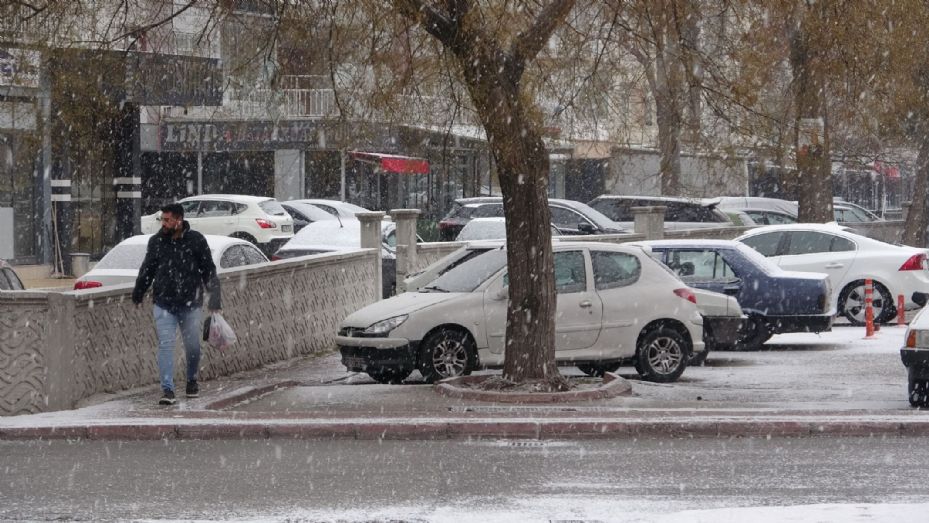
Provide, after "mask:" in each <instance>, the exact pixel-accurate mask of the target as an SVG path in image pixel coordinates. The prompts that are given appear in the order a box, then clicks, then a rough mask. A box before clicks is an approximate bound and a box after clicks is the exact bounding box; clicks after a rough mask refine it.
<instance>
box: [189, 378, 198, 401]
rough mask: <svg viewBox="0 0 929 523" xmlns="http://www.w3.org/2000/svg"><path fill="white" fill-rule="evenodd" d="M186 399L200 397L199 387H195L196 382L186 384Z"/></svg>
mask: <svg viewBox="0 0 929 523" xmlns="http://www.w3.org/2000/svg"><path fill="white" fill-rule="evenodd" d="M187 397H188V398H199V397H200V385H197V382H196V381H188V382H187Z"/></svg>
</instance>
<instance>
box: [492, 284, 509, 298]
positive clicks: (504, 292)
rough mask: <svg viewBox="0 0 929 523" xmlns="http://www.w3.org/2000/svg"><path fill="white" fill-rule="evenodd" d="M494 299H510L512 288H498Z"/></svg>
mask: <svg viewBox="0 0 929 523" xmlns="http://www.w3.org/2000/svg"><path fill="white" fill-rule="evenodd" d="M493 299H495V300H497V301H503V300H508V299H510V288H509V287H502V288H500V289H498V290H497V291H496V292H494V294H493Z"/></svg>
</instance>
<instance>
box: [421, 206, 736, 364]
mask: <svg viewBox="0 0 929 523" xmlns="http://www.w3.org/2000/svg"><path fill="white" fill-rule="evenodd" d="M475 221H477V220H475ZM472 223H473V222H472ZM504 248H505V244H504V242H503V241H480V242H469V243H468V244H466V245H465V246H463V247H462V248H460V249H458V250H457V251H454V252H452V253H451V254H449V255H448V256H445V257H443V258H441V259H439V260H437V261H436V262H434V263H432V264H431V265H429V266H428V267H426V268H425V269H423V270H422V271H420V272H418V273H415V274H411V275H410V276H408V277H407V278H406V280H404V283H405V285H406V287H405V288H406V290H407V291H408V292H413V291H416V290H419V289H420V288H421V287H424V286H426V285H428V284H430V283H431V282H432V281H433V280H435V279H436V278H438V277H439V276H441V275H442V274H445V273H446V272H448V271H449V270H451V269H453V268H455V267H457V266H458V265H461V264H462V263H464V262H466V261H468V260H470V259H471V258H474V257H475V256H479V255H481V254H483V253H485V252H487V251H490V250H493V249H504ZM646 250H647V251H650V249H646ZM672 274H673V273H672ZM675 277H677V276H676V275H675ZM691 290H692V291H693V292H694V294H695V295H696V298H697V309H698V310H699V311H700V315H701V316H703V327H704V331H703V341H704V342H705V343H706V346H705V348H704V350H703V351H702V352H697V353H695V354H692V355H691V358H690V361H689V362H688V365H700V364H702V363H703V362H704V361H706V357H707V354H708V353H709V351H710V348H711V345H723V346H728V345H732V344H735V342H736V336H737V335H738V332H739V327H740V325H741V324H742V320H743V319H744V318H743V314H742V308H741V307H740V306H739V302H738V301H737V300H736V299H735V298H733V297H732V296H726V295H724V294H721V293H718V292H712V291H707V290H704V289H699V288H692V289H691ZM708 324H711V325H712V327H711V328H710V327H708ZM711 329H712V330H711ZM710 332H712V333H713V336H714V337H713V338H707V334H708V333H710ZM578 367H579V368H580V369H581V370H582V371H584V372H585V373H587V374H590V375H602V373H603V370H604V369H603V367H600V366H596V365H591V364H581V365H578Z"/></svg>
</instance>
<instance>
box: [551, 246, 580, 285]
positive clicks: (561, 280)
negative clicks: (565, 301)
mask: <svg viewBox="0 0 929 523" xmlns="http://www.w3.org/2000/svg"><path fill="white" fill-rule="evenodd" d="M586 290H587V266H586V263H585V262H584V253H583V252H581V251H565V252H556V253H555V292H557V293H558V294H570V293H572V292H584V291H586Z"/></svg>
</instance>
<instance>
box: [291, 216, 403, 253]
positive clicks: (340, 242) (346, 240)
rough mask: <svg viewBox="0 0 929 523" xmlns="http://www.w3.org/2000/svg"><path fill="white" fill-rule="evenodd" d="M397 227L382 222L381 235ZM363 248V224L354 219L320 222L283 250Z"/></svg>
mask: <svg viewBox="0 0 929 523" xmlns="http://www.w3.org/2000/svg"><path fill="white" fill-rule="evenodd" d="M395 227H396V224H395V223H393V222H381V234H382V235H384V234H387V233H389V232H390V231H391V230H393V229H394V228H395ZM308 246H313V247H333V248H334V249H345V248H355V249H359V248H361V222H359V221H358V220H352V219H344V218H343V219H342V220H341V221H340V220H320V221H318V222H313V223H311V224H309V225H307V226H306V227H304V228H303V229H300V232H298V233H297V234H296V235H294V237H293V238H291V239H290V241H288V242H287V243H286V244H284V246H283V247H281V249H287V248H293V247H308Z"/></svg>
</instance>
